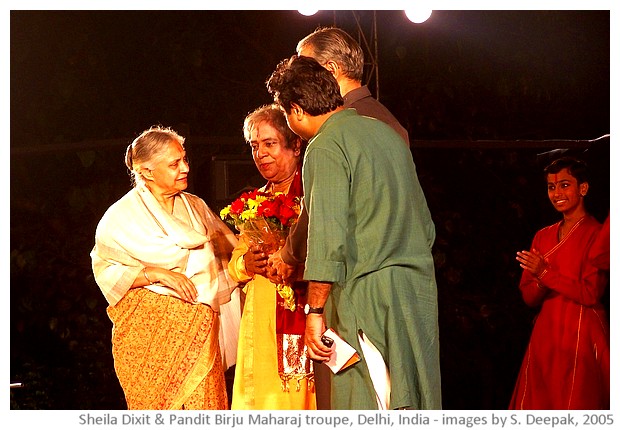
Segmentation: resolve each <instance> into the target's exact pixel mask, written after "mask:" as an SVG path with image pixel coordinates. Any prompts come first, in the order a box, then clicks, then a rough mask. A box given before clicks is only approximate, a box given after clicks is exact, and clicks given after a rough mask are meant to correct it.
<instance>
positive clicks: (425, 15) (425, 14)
mask: <svg viewBox="0 0 620 430" xmlns="http://www.w3.org/2000/svg"><path fill="white" fill-rule="evenodd" d="M432 13H433V11H432V10H431V9H426V8H425V7H422V6H418V7H412V8H411V9H405V15H407V18H409V21H411V22H413V23H414V24H422V23H423V22H424V21H426V20H427V19H429V18H430V16H431V14H432Z"/></svg>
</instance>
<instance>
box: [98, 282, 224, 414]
mask: <svg viewBox="0 0 620 430" xmlns="http://www.w3.org/2000/svg"><path fill="white" fill-rule="evenodd" d="M108 315H109V317H110V319H111V320H112V322H113V323H114V328H113V331H112V353H113V355H114V367H115V369H116V373H117V375H118V379H119V381H120V384H121V386H122V388H123V390H124V392H125V398H126V400H127V407H128V409H151V410H154V409H157V410H159V409H227V407H228V399H227V395H226V384H225V380H224V371H223V367H222V358H221V353H220V348H219V343H218V331H219V318H218V314H217V313H216V312H214V311H213V310H212V309H211V307H209V306H207V305H204V304H198V305H195V304H190V303H187V302H184V301H182V300H179V299H177V298H175V297H172V296H165V295H161V294H157V293H154V292H152V291H149V290H147V289H145V288H137V289H132V290H130V291H129V292H127V294H126V295H125V296H124V297H123V299H121V300H120V301H119V302H118V303H117V304H116V305H114V306H110V307H108Z"/></svg>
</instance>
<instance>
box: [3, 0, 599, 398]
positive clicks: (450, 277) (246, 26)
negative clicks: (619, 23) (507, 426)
mask: <svg viewBox="0 0 620 430" xmlns="http://www.w3.org/2000/svg"><path fill="white" fill-rule="evenodd" d="M357 16H358V18H359V19H360V23H361V27H362V29H363V30H366V29H369V28H370V23H371V17H372V13H371V12H370V11H359V12H358V14H357ZM334 23H336V24H337V25H339V26H341V27H343V28H345V29H346V30H348V31H350V32H351V33H352V34H356V32H357V27H356V24H355V20H354V14H353V13H352V12H351V11H337V12H333V11H331V12H330V11H326V12H320V13H319V14H317V15H315V16H313V17H304V16H302V15H299V14H298V13H297V12H295V11H182V12H180V11H179V12H174V11H82V12H80V11H12V12H11V29H10V37H11V40H10V45H11V52H10V60H11V61H10V82H11V93H10V109H11V115H10V127H11V141H10V147H11V157H10V160H11V161H10V172H11V173H10V174H11V185H10V192H11V195H10V199H11V200H10V215H11V222H10V249H11V251H10V286H11V290H10V292H11V294H10V379H11V382H21V383H22V384H23V386H22V387H21V388H12V389H11V396H10V407H11V409H93V410H95V409H122V408H125V403H124V400H123V396H122V392H121V389H120V387H119V385H118V382H117V379H116V376H115V374H114V369H113V363H112V357H111V345H110V334H111V333H110V332H111V323H110V321H109V319H108V317H107V315H106V312H105V309H106V302H105V300H104V298H103V296H102V295H101V293H100V291H99V289H98V287H97V285H96V283H95V282H94V279H93V275H92V271H91V267H90V258H89V252H90V250H91V248H92V246H93V240H94V230H95V227H96V224H97V222H98V221H99V219H100V217H101V216H102V215H103V212H104V211H105V210H106V209H107V207H108V206H109V205H110V204H111V203H113V202H114V201H116V200H117V199H118V198H119V197H120V196H122V195H123V194H124V193H125V192H126V191H128V189H129V186H130V184H129V176H128V175H127V172H126V169H125V168H124V163H123V155H124V150H125V147H126V146H127V144H128V143H130V141H131V140H132V139H133V138H134V137H135V136H136V135H137V134H138V133H140V132H141V131H142V130H144V129H146V128H148V127H149V126H151V125H153V124H158V123H161V124H163V125H166V126H171V127H173V128H175V129H176V130H177V131H179V132H180V133H181V134H183V135H184V136H186V138H187V146H188V152H189V156H190V161H191V166H192V172H191V175H192V176H191V185H190V190H189V191H191V192H194V193H196V194H198V195H199V196H201V197H203V198H204V199H205V200H206V201H207V203H209V205H211V206H212V207H213V208H214V209H218V208H219V207H221V206H222V205H223V204H226V203H228V202H229V201H230V199H231V198H232V196H233V195H234V193H236V192H237V191H239V190H240V189H241V188H243V187H246V186H257V185H261V184H262V179H261V178H260V176H258V174H257V172H256V170H255V168H254V167H253V164H252V162H251V158H250V153H249V151H248V148H247V147H246V145H245V144H244V142H243V138H242V133H241V126H242V122H243V118H244V117H245V115H246V114H247V113H248V112H249V111H251V110H253V109H254V108H256V107H258V106H259V105H261V104H264V103H268V102H270V99H269V97H268V94H267V92H266V89H265V85H264V82H265V80H266V79H267V77H268V76H269V74H270V73H271V72H272V71H273V69H274V67H275V65H276V64H277V62H278V61H279V60H281V59H283V58H285V57H288V56H289V55H291V54H293V53H294V48H295V45H296V43H297V41H298V40H299V39H300V38H301V37H303V36H305V35H306V34H308V33H310V32H311V31H312V30H314V29H315V28H316V27H317V26H318V25H332V24H334ZM377 29H378V48H379V49H378V52H379V58H378V64H379V72H380V74H379V77H380V80H379V84H380V100H381V101H382V102H383V103H384V104H385V105H387V106H388V107H389V108H390V109H391V110H392V112H394V114H395V115H396V116H397V117H398V118H399V120H400V121H401V122H402V123H403V125H405V126H406V127H407V129H408V131H409V134H410V136H411V138H412V147H413V149H412V153H413V157H414V160H415V162H416V165H417V168H418V173H419V176H420V180H421V182H422V185H423V187H424V190H425V193H426V196H427V199H428V202H429V206H430V209H431V212H432V214H433V218H434V221H435V224H436V228H437V241H436V244H435V247H434V256H435V261H436V271H437V280H438V288H439V297H440V302H439V306H440V336H441V364H442V378H443V380H442V389H443V399H444V405H443V406H444V409H505V408H506V406H507V404H508V402H509V400H510V395H511V391H512V386H513V383H514V381H515V378H516V375H517V372H518V368H519V365H520V362H521V359H522V357H523V353H524V351H525V346H526V344H527V341H528V337H529V333H530V330H531V324H532V319H533V316H534V315H535V310H534V309H529V308H527V307H526V306H525V305H524V304H523V302H522V300H521V298H520V295H519V292H518V280H519V276H520V269H519V267H518V264H517V263H516V261H515V259H514V256H515V252H516V251H517V250H521V249H524V248H527V247H529V244H530V241H531V240H532V238H533V235H534V233H535V231H536V230H538V229H539V228H541V227H542V226H544V225H546V224H549V223H551V222H554V221H555V220H557V219H558V216H557V214H556V213H554V211H553V209H552V207H551V205H550V203H549V202H548V200H547V197H546V191H545V185H544V182H543V177H542V174H541V170H542V167H543V165H544V164H545V163H546V162H547V161H548V160H549V157H550V156H551V155H549V154H546V155H544V154H543V153H547V152H548V151H551V150H558V149H559V150H567V151H568V152H570V153H575V154H580V155H583V156H584V157H586V158H587V159H588V161H589V162H590V163H591V164H593V166H594V167H595V169H594V170H595V176H594V178H593V181H592V195H591V196H590V203H591V209H592V211H593V212H594V214H595V215H596V216H597V217H599V219H601V220H602V219H604V217H605V216H606V215H607V213H608V210H609V165H610V152H609V139H608V138H603V139H600V140H597V141H596V142H591V140H594V139H597V138H599V137H601V136H603V135H605V134H607V133H609V131H610V12H609V11H435V12H434V14H433V15H432V17H431V19H430V20H429V21H427V22H426V23H424V24H422V25H417V26H416V25H413V24H411V23H409V22H408V21H406V19H405V17H404V15H403V14H402V12H399V11H379V12H377ZM370 83H371V89H373V90H376V88H375V85H374V81H373V80H371V81H370ZM541 154H543V155H541ZM556 154H557V153H556ZM606 300H608V299H607V298H606Z"/></svg>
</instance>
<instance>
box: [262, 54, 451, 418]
mask: <svg viewBox="0 0 620 430" xmlns="http://www.w3.org/2000/svg"><path fill="white" fill-rule="evenodd" d="M268 88H269V91H270V92H271V93H272V95H273V96H274V99H275V102H276V103H278V104H279V105H280V106H281V107H282V109H283V110H284V111H285V112H286V114H287V120H288V123H289V126H290V127H291V129H292V130H293V131H294V132H296V133H297V134H298V135H300V136H301V137H302V138H304V139H306V140H308V141H309V143H308V148H307V150H306V155H305V158H304V164H303V183H304V195H305V197H304V201H305V204H306V206H307V209H308V213H309V226H308V256H307V259H306V266H305V272H304V278H305V279H306V280H309V281H310V285H309V290H308V306H307V307H306V314H307V317H306V344H307V345H308V347H309V350H310V351H309V354H310V356H311V358H313V359H316V360H323V361H324V360H327V359H328V358H329V356H330V354H331V353H332V350H331V348H328V347H326V346H325V345H324V344H323V343H322V342H321V334H322V333H323V332H324V330H325V321H324V319H323V315H322V314H323V308H324V307H325V310H326V312H325V317H326V319H327V326H329V327H332V328H334V330H335V331H336V332H337V333H338V334H339V335H340V336H341V337H342V338H343V339H344V340H346V341H347V342H348V343H350V344H351V345H352V346H353V347H354V348H355V349H356V350H357V351H358V352H360V354H361V355H362V361H360V362H359V363H357V364H355V365H353V366H351V367H349V368H347V369H345V370H342V371H341V372H339V373H337V374H336V375H335V376H334V379H333V383H332V397H331V398H332V408H333V409H377V408H378V407H382V406H383V407H389V408H390V409H400V408H411V409H440V408H441V378H440V370H439V333H438V315H437V286H436V282H435V272H434V265H433V257H432V254H431V248H432V245H433V242H434V239H435V229H434V224H433V221H432V219H431V216H430V212H429V210H428V206H427V204H426V199H425V197H424V193H423V191H422V188H421V186H420V184H419V181H418V177H417V174H416V169H415V165H414V163H413V159H412V157H411V153H410V152H409V150H408V148H407V147H406V146H405V145H403V144H402V139H401V138H400V136H399V135H398V134H397V133H396V132H395V131H394V130H392V128H390V127H389V126H388V125H386V124H384V123H383V122H381V121H378V120H375V119H371V118H368V117H364V116H360V115H358V114H357V113H356V112H355V110H352V109H344V108H343V107H342V104H343V102H342V98H341V96H340V92H339V87H338V84H337V82H336V80H335V79H334V78H333V76H332V75H331V74H330V73H329V72H328V71H327V70H326V69H324V68H323V67H322V66H321V65H320V64H318V63H317V62H316V61H315V60H313V59H311V58H309V57H298V56H294V57H292V58H291V59H290V60H285V61H283V62H282V63H280V64H279V65H278V68H277V69H276V71H275V72H274V73H273V74H272V76H271V77H270V79H269V81H268ZM362 336H363V337H362ZM362 339H364V341H365V342H369V343H370V344H372V345H374V347H375V348H376V349H377V350H378V352H379V353H380V357H381V358H382V360H383V362H384V363H385V366H386V368H387V371H388V372H389V379H390V381H391V393H390V396H389V399H388V401H387V402H385V403H387V405H386V404H385V403H381V401H380V399H379V400H378V397H377V396H378V394H377V392H376V390H377V385H376V381H375V385H373V379H371V376H370V372H369V366H368V365H367V362H368V359H369V358H370V357H369V356H365V355H364V352H363V350H362V345H361V341H362ZM371 367H372V366H371Z"/></svg>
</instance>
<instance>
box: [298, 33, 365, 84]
mask: <svg viewBox="0 0 620 430" xmlns="http://www.w3.org/2000/svg"><path fill="white" fill-rule="evenodd" d="M304 48H309V49H311V50H312V51H313V53H314V59H315V60H317V61H318V62H319V63H320V64H321V65H323V66H324V65H325V64H327V62H328V61H334V62H336V63H337V64H338V66H339V67H340V68H341V69H342V72H343V74H344V75H345V76H346V77H348V78H349V79H353V80H355V81H360V82H361V80H362V78H363V76H364V51H363V50H362V47H361V46H360V45H359V43H357V41H356V40H355V39H354V38H353V37H351V35H349V33H347V32H346V31H344V30H342V29H340V28H338V27H323V28H318V29H317V30H315V31H314V32H312V33H310V34H309V35H307V36H306V37H304V38H303V39H301V40H300V41H299V42H298V43H297V53H298V54H299V53H300V52H301V51H302V50H303V49H304Z"/></svg>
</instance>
